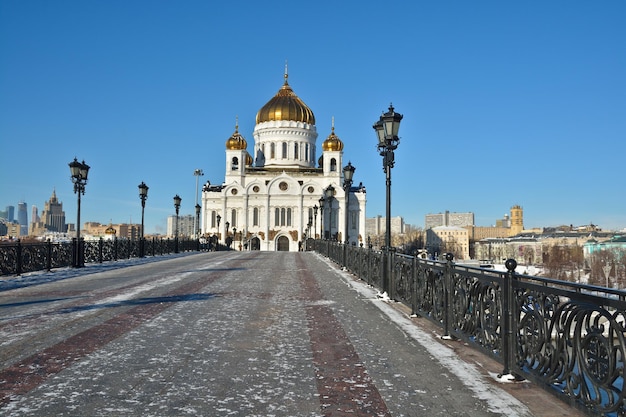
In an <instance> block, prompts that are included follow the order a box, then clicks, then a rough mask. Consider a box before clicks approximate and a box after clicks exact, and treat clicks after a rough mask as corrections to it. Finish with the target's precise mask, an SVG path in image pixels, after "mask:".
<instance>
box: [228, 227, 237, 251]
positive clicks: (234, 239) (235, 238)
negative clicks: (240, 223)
mask: <svg viewBox="0 0 626 417" xmlns="http://www.w3.org/2000/svg"><path fill="white" fill-rule="evenodd" d="M233 242H235V250H237V228H236V227H233V240H231V242H230V243H231V244H232V243H233ZM229 246H230V245H229Z"/></svg>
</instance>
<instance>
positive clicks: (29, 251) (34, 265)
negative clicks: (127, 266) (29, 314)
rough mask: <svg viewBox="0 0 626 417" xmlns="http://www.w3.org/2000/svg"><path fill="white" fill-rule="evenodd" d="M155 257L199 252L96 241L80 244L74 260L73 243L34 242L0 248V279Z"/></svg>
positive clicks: (177, 244)
mask: <svg viewBox="0 0 626 417" xmlns="http://www.w3.org/2000/svg"><path fill="white" fill-rule="evenodd" d="M142 243H143V245H144V251H145V252H144V256H157V255H164V254H169V253H175V252H189V251H199V250H200V248H201V246H200V243H199V241H198V240H191V239H180V240H178V241H176V239H151V240H146V241H144V242H141V241H140V240H129V239H107V240H104V239H99V240H90V241H81V245H80V246H81V249H82V253H81V256H80V259H79V260H78V261H77V259H76V241H73V242H36V243H22V242H20V241H16V242H10V243H3V244H0V275H20V274H23V273H27V272H34V271H41V270H51V269H54V268H62V267H68V266H73V265H76V263H77V262H80V264H81V265H82V263H101V262H107V261H116V260H120V259H129V258H137V257H140V256H141V248H142Z"/></svg>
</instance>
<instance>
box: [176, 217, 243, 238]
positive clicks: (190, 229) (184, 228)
mask: <svg viewBox="0 0 626 417" xmlns="http://www.w3.org/2000/svg"><path fill="white" fill-rule="evenodd" d="M194 222H195V217H194V216H193V215H191V214H187V215H184V216H178V236H179V237H182V236H186V237H189V236H195V234H196V231H194ZM229 233H232V228H231V229H230V231H229ZM167 235H168V236H172V237H174V236H175V235H176V216H169V217H168V218H167Z"/></svg>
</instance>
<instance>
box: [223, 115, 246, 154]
mask: <svg viewBox="0 0 626 417" xmlns="http://www.w3.org/2000/svg"><path fill="white" fill-rule="evenodd" d="M247 147H248V142H246V139H244V137H243V136H241V135H240V134H239V122H237V123H236V124H235V133H233V134H232V136H231V137H229V138H228V140H227V141H226V149H227V150H229V151H238V150H243V149H246V148H247Z"/></svg>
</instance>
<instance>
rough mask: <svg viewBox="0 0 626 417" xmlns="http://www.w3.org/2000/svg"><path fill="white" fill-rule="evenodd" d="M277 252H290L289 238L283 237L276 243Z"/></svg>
mask: <svg viewBox="0 0 626 417" xmlns="http://www.w3.org/2000/svg"><path fill="white" fill-rule="evenodd" d="M276 250H277V251H287V252H288V251H289V238H288V237H287V236H281V237H279V238H278V241H277V242H276Z"/></svg>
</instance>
